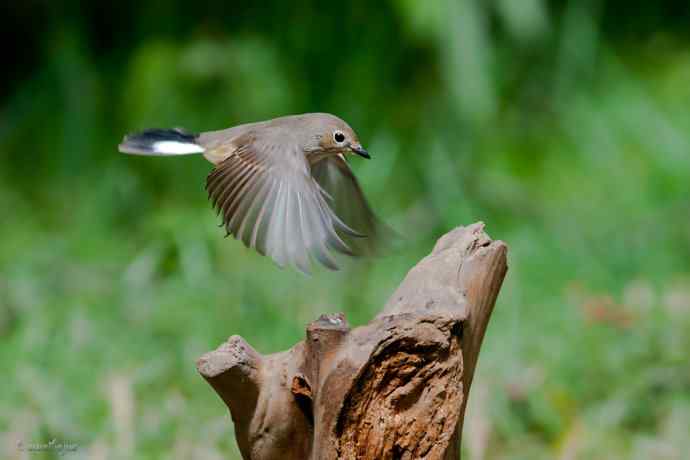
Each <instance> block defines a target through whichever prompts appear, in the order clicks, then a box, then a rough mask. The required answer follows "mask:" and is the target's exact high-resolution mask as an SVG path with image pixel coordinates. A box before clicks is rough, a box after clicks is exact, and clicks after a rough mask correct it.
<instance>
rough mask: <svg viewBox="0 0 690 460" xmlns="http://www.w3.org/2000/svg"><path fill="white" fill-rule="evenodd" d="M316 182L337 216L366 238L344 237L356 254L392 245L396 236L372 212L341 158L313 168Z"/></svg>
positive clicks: (325, 159)
mask: <svg viewBox="0 0 690 460" xmlns="http://www.w3.org/2000/svg"><path fill="white" fill-rule="evenodd" d="M311 173H312V176H313V177H314V179H316V181H317V182H318V183H319V185H320V186H321V187H322V188H323V189H324V191H325V192H326V193H327V194H328V195H329V204H330V205H331V208H332V209H333V211H334V212H335V214H336V215H337V216H338V217H340V218H341V219H342V221H343V222H345V223H346V224H347V225H348V226H349V227H351V228H352V229H354V230H355V232H357V233H360V234H361V235H363V236H364V238H362V237H358V236H353V235H350V234H343V235H342V237H343V240H344V241H345V243H346V244H347V245H348V246H349V247H350V248H351V249H352V252H353V253H354V254H355V255H374V254H377V253H379V252H380V250H381V249H382V248H383V247H386V246H389V243H390V241H389V240H392V239H393V238H394V235H395V233H394V232H393V230H391V229H390V228H389V227H388V226H387V225H385V224H384V223H382V222H381V221H380V220H379V219H378V218H377V217H376V215H375V214H374V213H373V211H372V210H371V207H370V206H369V203H367V200H366V198H365V197H364V192H362V189H361V187H360V186H359V183H358V182H357V178H356V177H355V175H354V174H353V172H352V170H351V169H350V166H349V165H348V164H347V161H346V160H345V158H344V157H343V156H342V155H336V156H329V157H326V158H323V159H321V160H319V161H318V162H317V163H315V164H313V165H312V168H311Z"/></svg>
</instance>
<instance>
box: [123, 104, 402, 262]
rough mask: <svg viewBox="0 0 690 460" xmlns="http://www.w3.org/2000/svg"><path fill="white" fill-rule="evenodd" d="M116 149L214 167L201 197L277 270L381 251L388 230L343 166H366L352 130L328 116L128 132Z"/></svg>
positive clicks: (232, 232) (223, 224)
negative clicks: (354, 158) (187, 158)
mask: <svg viewBox="0 0 690 460" xmlns="http://www.w3.org/2000/svg"><path fill="white" fill-rule="evenodd" d="M118 149H119V151H120V152H122V153H127V154H133V155H150V156H177V155H192V154H201V155H203V156H204V158H205V159H206V160H208V161H209V162H211V163H212V164H213V169H212V170H211V172H210V173H209V174H208V176H207V178H206V191H207V193H208V197H209V200H210V201H211V203H212V205H213V207H214V208H215V210H216V211H217V213H218V215H219V216H220V217H221V219H222V222H221V224H220V226H221V227H225V230H226V235H225V236H226V237H227V236H229V235H232V236H233V237H234V238H236V239H237V240H240V241H241V242H242V243H243V244H244V245H245V246H247V247H248V248H253V249H255V250H256V251H257V252H259V253H260V254H262V255H265V256H268V257H270V258H271V259H273V261H274V262H275V263H276V264H277V265H278V266H279V267H281V268H283V267H285V266H292V267H294V268H296V269H297V270H299V271H301V272H303V273H306V274H310V273H311V266H312V262H313V260H316V261H317V262H319V263H320V264H321V265H323V266H324V267H326V268H327V269H330V270H338V269H339V268H340V262H339V260H337V258H336V257H334V253H340V254H345V255H349V256H367V255H374V254H376V253H378V252H379V251H378V250H379V249H380V248H381V247H382V241H383V240H384V239H385V235H387V234H390V233H391V232H392V231H391V230H390V228H389V227H388V226H387V225H385V224H383V223H382V222H381V221H380V220H379V219H378V217H377V216H376V215H375V214H374V213H373V211H372V209H371V207H370V205H369V203H368V202H367V199H366V198H365V196H364V193H363V191H362V188H361V187H360V185H359V183H358V181H357V178H356V177H355V175H354V173H353V171H352V169H351V168H350V165H349V162H348V156H350V155H352V154H354V155H358V156H360V157H363V158H366V159H370V158H371V155H370V154H369V152H368V151H367V150H366V149H365V148H364V147H363V146H362V144H361V143H360V141H359V138H358V137H357V134H356V133H355V131H354V130H353V129H352V128H351V127H350V125H348V124H347V123H346V122H345V121H343V120H342V119H340V118H338V117H337V116H335V115H332V114H328V113H305V114H300V115H288V116H283V117H278V118H274V119H271V120H266V121H259V122H253V123H246V124H241V125H237V126H233V127H230V128H227V129H222V130H217V131H208V132H201V133H192V132H189V131H186V130H184V129H182V128H172V129H158V128H154V129H145V130H143V131H139V132H135V133H132V134H127V135H125V136H124V139H123V141H122V143H121V144H120V145H119V148H118Z"/></svg>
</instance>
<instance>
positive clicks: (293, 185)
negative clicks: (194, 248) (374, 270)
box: [206, 132, 356, 273]
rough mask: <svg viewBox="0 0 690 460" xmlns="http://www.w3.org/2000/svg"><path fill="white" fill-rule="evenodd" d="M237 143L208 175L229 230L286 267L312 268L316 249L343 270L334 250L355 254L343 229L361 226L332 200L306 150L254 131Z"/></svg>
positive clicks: (212, 195) (321, 259) (328, 263)
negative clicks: (342, 214)
mask: <svg viewBox="0 0 690 460" xmlns="http://www.w3.org/2000/svg"><path fill="white" fill-rule="evenodd" d="M264 137H266V136H263V137H262V139H263V138H264ZM232 144H233V145H235V146H237V147H236V149H235V150H234V152H233V153H232V154H231V155H229V156H228V158H227V159H225V160H224V161H223V162H222V163H219V164H218V165H216V168H215V169H214V170H213V171H212V172H211V173H210V174H209V176H208V178H207V180H206V189H207V191H208V194H209V198H210V199H211V201H212V203H213V205H214V207H215V208H216V209H217V210H218V213H219V214H222V217H223V225H224V226H225V228H226V230H227V232H228V234H232V235H233V236H234V237H235V238H237V239H239V240H241V241H242V242H243V243H244V244H245V245H246V246H247V247H250V248H255V249H256V250H257V251H259V252H260V253H261V254H264V255H268V256H269V257H271V258H272V259H273V260H274V261H275V262H276V263H277V264H278V265H280V266H281V267H282V266H285V265H293V266H295V267H296V268H298V269H299V270H301V271H303V272H307V273H308V272H309V268H310V267H309V266H310V259H309V255H311V256H312V257H314V258H315V259H316V260H318V261H319V262H321V263H322V264H323V265H325V266H326V267H328V268H330V269H333V270H337V268H338V266H337V265H336V261H335V259H334V258H333V256H332V254H331V253H330V250H335V251H338V252H341V253H345V254H351V253H352V251H351V249H350V248H349V247H348V246H347V244H345V242H344V241H343V239H342V236H341V235H355V234H356V232H354V231H353V230H352V229H350V228H349V227H348V226H347V225H345V224H344V223H343V222H342V221H341V220H340V219H339V218H338V216H337V215H336V214H335V213H334V212H333V211H332V210H331V208H330V207H329V206H328V203H327V201H326V199H327V198H326V195H325V193H324V191H323V190H322V189H321V187H320V186H319V185H318V183H317V182H316V181H315V180H314V178H313V177H312V176H311V175H310V174H309V165H308V163H307V160H306V158H305V156H304V153H303V152H301V151H299V150H298V149H297V148H289V147H287V148H286V147H285V144H284V143H283V145H277V144H272V143H270V142H268V141H266V140H260V139H259V138H258V137H257V136H254V134H253V133H252V132H249V133H245V134H243V135H242V136H240V137H239V138H234V139H232Z"/></svg>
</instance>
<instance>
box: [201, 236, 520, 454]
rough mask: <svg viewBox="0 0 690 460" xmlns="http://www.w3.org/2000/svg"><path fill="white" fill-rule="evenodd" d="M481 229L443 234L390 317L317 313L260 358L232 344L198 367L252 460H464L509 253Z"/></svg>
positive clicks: (391, 304)
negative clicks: (475, 384)
mask: <svg viewBox="0 0 690 460" xmlns="http://www.w3.org/2000/svg"><path fill="white" fill-rule="evenodd" d="M483 229H484V225H483V224H481V223H477V224H473V225H470V226H468V227H459V228H456V229H455V230H453V231H451V232H450V233H448V234H446V235H445V236H443V237H442V238H441V239H440V240H439V241H438V242H437V243H436V247H434V250H433V252H432V253H431V254H430V255H429V256H427V257H425V258H424V259H423V260H422V261H421V262H419V263H418V264H417V266H415V267H414V268H413V269H412V270H410V272H409V273H408V274H407V276H406V277H405V280H404V281H403V282H402V284H401V285H400V286H399V287H398V289H397V290H396V292H395V293H394V294H393V296H391V298H390V299H389V301H388V303H387V304H386V306H385V307H384V308H383V311H381V313H380V314H379V315H378V316H377V317H376V318H374V319H373V320H372V321H371V322H370V323H369V324H367V325H366V326H362V327H358V328H355V329H350V328H349V326H348V324H347V322H346V321H345V317H344V316H343V315H342V314H334V315H330V314H327V315H322V316H321V317H320V318H319V319H317V320H316V321H314V322H313V323H311V324H309V326H307V333H306V339H305V340H304V341H302V342H299V343H297V344H296V345H295V346H294V347H292V348H291V349H290V350H287V351H284V352H281V353H275V354H271V355H266V356H263V355H261V354H259V353H258V352H256V351H255V350H254V349H253V348H252V347H251V346H250V345H249V344H248V343H247V342H245V340H244V339H242V338H241V337H239V336H232V337H230V339H228V341H227V342H226V343H224V344H222V345H221V346H220V347H219V348H218V349H216V350H214V351H211V352H209V353H206V354H205V355H204V356H202V357H201V358H200V359H199V361H198V363H197V368H198V370H199V372H200V373H201V375H202V376H203V377H204V378H205V379H206V381H207V382H208V383H209V384H210V385H211V386H212V387H213V389H214V390H215V391H216V393H218V395H219V396H220V397H221V398H222V399H223V401H224V402H225V404H226V405H227V406H228V408H229V409H230V412H231V414H232V419H233V421H234V425H235V436H236V438H237V443H238V445H239V448H240V451H241V452H242V455H243V457H244V458H245V459H252V460H274V459H275V460H278V459H280V460H292V459H294V460H305V459H415V458H423V459H451V458H452V459H457V458H459V450H460V435H461V432H462V424H463V417H464V412H465V405H466V402H467V395H468V392H469V389H470V385H471V384H472V376H473V374H474V369H475V366H476V363H477V357H478V355H479V348H480V346H481V343H482V339H483V337H484V332H485V330H486V326H487V324H488V321H489V317H490V315H491V312H492V310H493V306H494V302H495V301H496V296H497V295H498V291H499V289H500V287H501V284H502V282H503V278H504V276H505V273H506V270H507V265H506V252H507V248H506V245H505V244H504V243H503V242H501V241H492V240H491V239H490V238H489V237H488V236H487V235H486V233H484V230H483Z"/></svg>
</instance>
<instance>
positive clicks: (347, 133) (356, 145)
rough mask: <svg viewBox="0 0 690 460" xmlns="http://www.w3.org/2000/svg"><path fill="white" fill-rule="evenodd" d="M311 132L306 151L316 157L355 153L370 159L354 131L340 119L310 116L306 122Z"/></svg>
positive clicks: (318, 115) (316, 114) (331, 116)
mask: <svg viewBox="0 0 690 460" xmlns="http://www.w3.org/2000/svg"><path fill="white" fill-rule="evenodd" d="M306 122H307V123H308V125H309V131H310V132H311V134H312V135H311V136H310V137H311V138H310V139H309V144H310V145H309V147H308V148H307V151H308V152H310V153H311V154H316V155H317V156H322V155H338V154H348V153H355V154H357V155H359V156H361V157H364V158H371V156H370V155H369V152H367V151H366V149H365V148H364V147H362V144H361V143H360V142H359V139H358V138H357V134H356V133H355V131H354V130H353V129H352V128H351V127H350V125H348V124H347V123H345V122H344V121H343V120H341V119H340V118H338V117H336V116H334V115H330V114H327V113H315V114H310V115H309V119H308V120H306Z"/></svg>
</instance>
